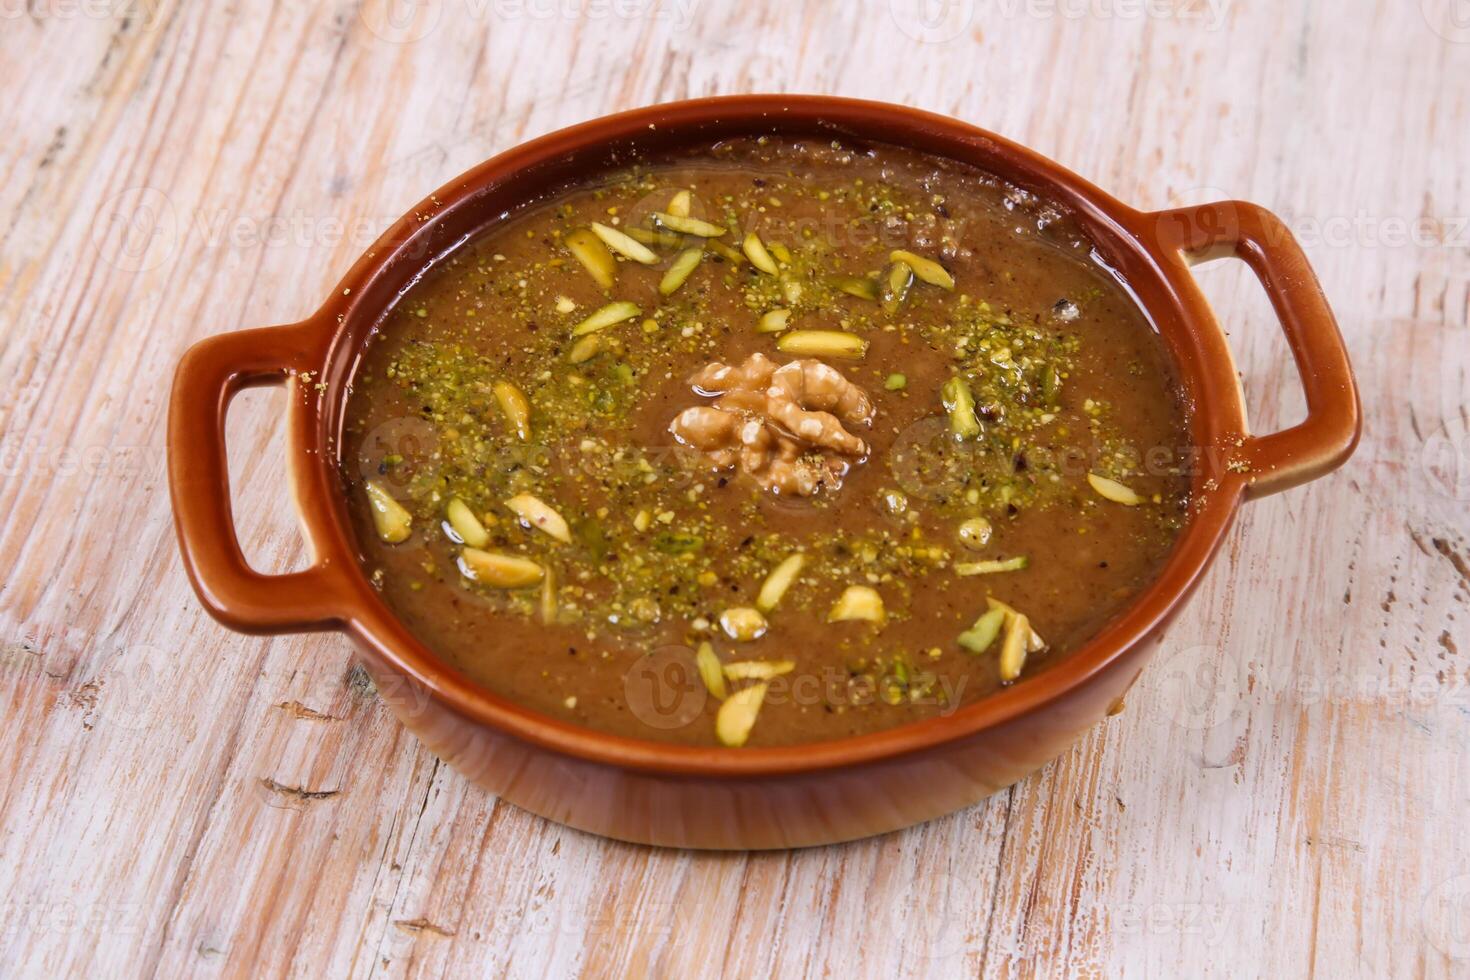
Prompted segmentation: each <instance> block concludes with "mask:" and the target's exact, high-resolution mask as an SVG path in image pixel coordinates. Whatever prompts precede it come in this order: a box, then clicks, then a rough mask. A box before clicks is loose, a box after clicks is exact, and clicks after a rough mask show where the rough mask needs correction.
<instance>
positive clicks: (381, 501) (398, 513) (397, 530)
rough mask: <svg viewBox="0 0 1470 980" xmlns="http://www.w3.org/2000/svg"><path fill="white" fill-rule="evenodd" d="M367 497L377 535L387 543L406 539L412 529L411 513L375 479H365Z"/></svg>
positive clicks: (396, 542)
mask: <svg viewBox="0 0 1470 980" xmlns="http://www.w3.org/2000/svg"><path fill="white" fill-rule="evenodd" d="M367 497H368V506H369V508H370V509H371V510H372V513H373V529H374V530H375V531H377V532H378V537H380V538H382V539H383V540H384V541H386V542H388V543H389V544H398V543H400V542H402V541H404V540H406V539H407V538H408V536H409V534H410V533H411V532H412V531H413V515H412V514H410V513H409V512H408V510H407V509H405V508H404V506H403V505H402V504H400V503H399V502H398V501H397V500H394V499H393V495H392V494H391V493H389V492H388V491H387V489H386V488H385V487H384V486H383V485H382V484H381V483H379V482H378V481H377V480H369V481H367Z"/></svg>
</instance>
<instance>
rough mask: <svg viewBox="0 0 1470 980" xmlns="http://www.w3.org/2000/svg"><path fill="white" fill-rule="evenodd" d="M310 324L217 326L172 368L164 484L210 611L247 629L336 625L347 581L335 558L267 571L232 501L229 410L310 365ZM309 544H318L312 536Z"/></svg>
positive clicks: (185, 552) (261, 630)
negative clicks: (256, 559)
mask: <svg viewBox="0 0 1470 980" xmlns="http://www.w3.org/2000/svg"><path fill="white" fill-rule="evenodd" d="M311 349H312V338H311V334H310V333H309V331H308V325H307V324H305V323H302V324H294V325H291V326H282V327H263V328H259V329H255V330H239V331H235V332H233V333H227V334H220V335H218V336H215V337H210V338H208V339H207V340H203V341H200V342H199V343H197V344H195V345H194V346H193V347H191V348H189V350H188V352H187V353H186V354H185V355H184V357H183V360H182V361H180V362H179V368H178V371H177V372H176V373H175V375H174V385H173V392H172V394H171V395H170V398H169V412H168V483H169V496H170V497H171V498H172V500H173V511H174V526H175V529H176V530H177V532H178V536H179V548H180V550H181V551H182V552H183V556H184V568H185V569H186V571H187V572H188V574H189V580H190V581H191V582H192V583H193V585H194V591H195V592H197V593H198V594H199V599H200V601H202V602H203V603H204V606H205V608H206V609H208V610H209V613H210V615H212V616H214V618H215V619H217V620H219V621H220V622H222V623H224V624H225V625H226V626H228V627H230V628H232V629H236V630H240V631H241V632H245V633H288V632H300V631H303V630H321V629H332V628H334V627H336V626H338V625H340V624H341V622H342V616H341V614H340V613H339V612H338V611H337V610H340V609H342V608H343V603H342V601H341V589H342V585H341V582H342V579H341V578H340V577H338V576H337V575H335V574H334V573H335V569H334V568H333V567H332V563H331V562H330V560H327V559H322V558H320V557H317V558H316V560H315V561H314V563H313V564H312V566H311V567H310V568H307V569H304V570H302V571H297V572H288V573H285V574H282V575H264V574H261V573H260V572H257V571H255V569H253V568H251V567H250V564H249V563H248V562H247V561H246V560H245V555H244V553H243V552H242V551H241V550H240V541H239V538H238V536H237V535H236V533H235V519H234V514H233V511H232V508H231V506H230V476H229V463H228V458H227V456H226V453H225V416H226V414H227V413H228V411H229V406H230V400H231V399H232V398H234V396H235V395H236V393H238V392H240V391H241V390H243V389H245V388H250V387H260V386H264V385H284V384H287V383H288V381H289V380H290V379H291V378H292V377H293V376H294V375H295V374H297V373H298V372H300V371H303V370H307V369H308V367H309V365H308V364H307V363H306V362H307V360H308V355H307V353H306V352H307V351H309V350H311ZM307 544H308V547H309V548H311V549H312V550H313V551H315V550H316V549H315V548H314V546H313V545H312V543H311V541H310V539H309V537H308V542H307Z"/></svg>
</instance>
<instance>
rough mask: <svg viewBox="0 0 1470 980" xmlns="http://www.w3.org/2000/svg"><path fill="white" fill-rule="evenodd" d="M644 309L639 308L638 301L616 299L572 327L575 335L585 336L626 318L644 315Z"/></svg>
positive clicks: (630, 318)
mask: <svg viewBox="0 0 1470 980" xmlns="http://www.w3.org/2000/svg"><path fill="white" fill-rule="evenodd" d="M642 315H643V311H642V310H640V309H639V308H638V304H637V303H630V302H628V301H627V300H615V301H613V302H611V303H609V304H607V305H606V306H604V307H601V308H600V309H598V310H597V311H596V312H594V313H593V314H592V315H591V316H589V317H587V319H585V320H583V321H582V322H581V323H579V324H577V325H576V326H575V327H573V328H572V336H573V337H583V336H586V335H587V334H589V333H595V332H596V331H598V330H606V329H607V328H608V327H611V326H615V325H616V324H619V323H622V322H623V321H625V320H632V319H634V318H636V317H639V316H642Z"/></svg>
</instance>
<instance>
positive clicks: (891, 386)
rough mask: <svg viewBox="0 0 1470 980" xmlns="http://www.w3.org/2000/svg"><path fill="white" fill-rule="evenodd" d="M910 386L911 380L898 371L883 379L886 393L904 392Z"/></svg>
mask: <svg viewBox="0 0 1470 980" xmlns="http://www.w3.org/2000/svg"><path fill="white" fill-rule="evenodd" d="M908 386H909V379H908V378H907V377H906V376H904V375H902V374H899V373H898V372H896V371H895V372H894V373H893V374H890V375H889V376H888V377H886V378H884V379H883V390H884V391H903V390H904V389H905V388H907V387H908Z"/></svg>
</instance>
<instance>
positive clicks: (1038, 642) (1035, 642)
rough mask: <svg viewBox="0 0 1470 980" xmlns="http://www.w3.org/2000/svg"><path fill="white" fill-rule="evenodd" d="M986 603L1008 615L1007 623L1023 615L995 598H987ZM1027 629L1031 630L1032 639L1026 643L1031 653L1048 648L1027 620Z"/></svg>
mask: <svg viewBox="0 0 1470 980" xmlns="http://www.w3.org/2000/svg"><path fill="white" fill-rule="evenodd" d="M985 602H986V604H987V605H989V606H990V608H991V609H999V610H1000V611H1001V612H1003V613H1004V614H1005V615H1006V622H1010V620H1011V618H1013V617H1015V616H1019V615H1021V614H1020V612H1018V611H1017V610H1016V609H1014V608H1012V607H1011V606H1008V605H1006V604H1005V603H1004V602H1001V601H1000V600H999V599H997V598H995V597H994V596H987V597H986V598H985ZM1027 628H1028V629H1030V631H1031V635H1030V639H1028V640H1027V641H1026V649H1027V650H1028V651H1029V652H1031V653H1036V652H1037V651H1039V650H1042V649H1044V648H1045V647H1046V641H1044V640H1042V638H1041V635H1040V634H1039V633H1037V632H1036V629H1035V628H1034V627H1032V626H1030V620H1027Z"/></svg>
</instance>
